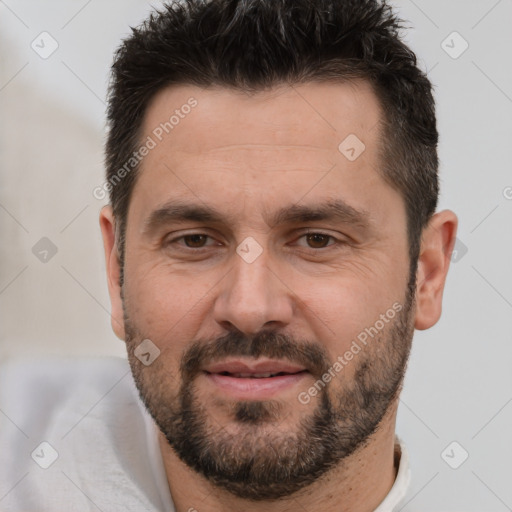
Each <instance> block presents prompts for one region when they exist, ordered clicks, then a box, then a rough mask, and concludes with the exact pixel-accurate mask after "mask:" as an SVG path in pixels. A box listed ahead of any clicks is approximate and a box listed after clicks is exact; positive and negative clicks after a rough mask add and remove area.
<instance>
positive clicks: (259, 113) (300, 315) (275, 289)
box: [100, 82, 457, 512]
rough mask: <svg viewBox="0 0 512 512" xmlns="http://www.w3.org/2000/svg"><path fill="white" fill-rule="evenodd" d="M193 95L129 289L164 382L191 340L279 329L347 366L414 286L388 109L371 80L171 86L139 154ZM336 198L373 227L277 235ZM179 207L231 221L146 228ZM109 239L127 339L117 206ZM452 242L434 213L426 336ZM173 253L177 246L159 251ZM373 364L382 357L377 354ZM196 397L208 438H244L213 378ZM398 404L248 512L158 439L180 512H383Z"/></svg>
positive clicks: (159, 153) (285, 419) (446, 215)
mask: <svg viewBox="0 0 512 512" xmlns="http://www.w3.org/2000/svg"><path fill="white" fill-rule="evenodd" d="M191 96H193V97H194V98H196V99H197V101H198V105H197V107H195V108H194V109H193V110H192V111H191V113H190V114H188V115H187V116H186V117H185V118H184V119H181V120H180V123H179V125H177V126H175V127H174V129H173V131H172V132H171V134H170V135H168V136H167V137H164V138H163V140H162V141H161V142H159V144H158V145H157V146H156V147H155V148H154V149H152V150H151V151H150V152H149V154H148V155H147V156H146V157H145V158H144V160H143V162H142V164H141V165H142V167H141V173H140V176H139V177H138V180H137V183H136V186H135V188H134V191H133V195H132V198H131V203H130V207H129V212H128V222H127V231H126V253H125V254H126V259H125V268H124V276H125V286H124V290H123V292H124V299H125V309H126V310H128V311H129V314H130V319H131V321H132V322H133V323H134V324H135V325H136V326H137V329H138V331H139V332H140V333H141V336H143V338H149V339H151V340H152V341H153V342H154V343H155V344H156V345H157V346H158V347H159V349H160V350H161V354H160V357H159V360H158V361H159V365H160V368H162V367H164V368H166V369H167V370H168V372H167V373H166V375H176V374H177V373H178V369H179V362H180V358H181V356H182V354H183V353H184V351H185V350H186V349H187V347H188V346H189V345H190V343H191V340H196V339H214V338H215V337H220V336H222V335H224V334H226V332H228V331H229V330H231V329H235V328H236V329H237V330H239V331H241V332H243V333H245V334H247V335H251V334H255V333H258V332H260V331H262V330H264V329H267V328H272V329H276V330H280V331H283V332H286V333H288V334H290V335H293V336H296V337H300V338H301V339H302V338H305V339H308V340H315V341H316V342H317V343H319V344H321V346H322V347H323V348H324V349H325V350H326V352H327V353H328V354H329V357H330V359H331V360H333V361H334V360H336V358H337V357H338V356H339V355H342V354H344V353H345V352H346V351H347V350H348V349H349V347H350V343H351V341H352V340H353V339H355V337H356V336H357V335H358V334H359V333H360V332H361V331H362V330H363V329H364V328H365V327H368V326H371V325H374V324H375V321H376V320H377V319H379V317H380V315H381V314H383V313H385V312H386V311H387V310H388V309H389V308H390V307H391V306H392V305H393V304H394V303H395V302H399V303H403V302H404V301H405V296H406V288H407V283H408V278H409V263H410V262H409V258H408V240H407V233H406V213H405V205H404V201H403V199H402V196H401V195H400V193H399V192H398V191H396V190H395V189H393V188H392V187H391V186H390V185H389V184H388V183H387V182H386V181H384V179H383V178H382V176H381V175H380V173H379V167H380V163H379V157H378V153H377V148H378V140H379V135H380V131H379V130H380V127H379V119H380V116H381V109H380V105H379V103H378V100H377V98H376V96H375V94H374V93H373V91H372V89H371V87H370V86H369V85H368V84H367V83H365V82H356V83H352V84H348V83H346V84H332V83H331V84H327V83H316V84H313V83H310V84H304V85H300V86H294V87H289V86H282V87H278V88H275V89H273V90H271V91H266V92H260V93H257V94H256V95H247V94H244V93H240V92H233V91H229V90H226V89H222V88H209V89H204V90H203V89H199V88H197V87H194V86H189V85H182V86H174V87H170V88H166V89H164V90H162V91H160V92H159V93H158V94H157V95H156V96H155V97H154V98H153V101H152V102H151V104H150V105H149V107H148V109H147V112H146V116H145V120H144V125H143V130H142V134H141V140H144V139H146V137H147V136H148V135H151V134H152V131H153V130H154V129H155V127H157V126H158V125H159V124H160V123H162V122H165V121H166V120H168V118H169V116H170V115H171V114H172V113H173V112H174V111H175V110H176V109H177V108H180V106H181V105H183V104H185V103H186V102H187V100H188V99H189V98H190V97H191ZM348 134H356V135H357V137H358V138H359V139H360V140H361V141H363V142H364V144H365V147H366V149H365V150H364V152H363V153H362V154H361V155H360V156H359V157H358V158H357V159H356V160H355V161H349V160H348V159H347V158H346V157H345V156H344V155H343V154H342V153H341V152H340V151H339V150H338V145H339V144H340V142H342V141H343V140H344V139H345V138H346V137H347V135H348ZM335 198H342V199H343V200H344V201H345V202H346V203H348V204H349V205H351V206H352V207H353V208H354V209H356V210H358V211H362V212H366V214H367V219H368V224H367V226H365V227H361V226H359V225H355V224H354V223H351V222H349V221H346V222H339V221H332V220H329V221H313V222H307V223H299V224H289V223H286V224H280V225H276V226H272V227H271V226H269V225H268V224H267V222H266V218H267V217H268V216H271V214H272V213H273V212H275V211H277V210H278V209H279V208H281V207H283V206H285V205H292V204H297V203H300V204H301V205H303V204H313V203H315V204H316V203H324V204H325V202H326V201H327V200H329V199H335ZM173 199H180V200H187V201H190V202H193V203H195V204H199V205H204V204H206V205H209V206H212V207H215V208H216V209H218V210H219V211H220V212H222V214H223V215H224V216H225V217H226V221H225V222H222V223H218V224H217V223H215V224H212V223H206V224H205V223H197V222H190V221H187V222H183V223H168V224H166V225H161V226H159V227H158V228H157V229H155V230H152V231H151V232H150V233H148V232H147V231H145V227H146V224H145V222H146V220H147V218H148V217H149V215H150V214H151V213H152V212H153V211H154V210H155V209H157V208H159V207H160V206H162V205H163V204H165V203H167V202H168V201H170V200H173ZM100 225H101V230H102V234H103V240H104V247H105V256H106V263H107V274H108V285H109V293H110V298H111V302H112V326H113V329H114V331H115V333H116V335H117V336H118V337H119V338H121V339H123V340H126V331H125V327H126V326H125V317H124V314H123V301H122V299H121V288H120V286H119V275H120V266H119V260H118V252H117V247H116V244H115V219H114V217H113V214H112V209H111V207H110V206H106V207H104V208H103V209H102V211H101V214H100ZM307 229H309V230H310V231H312V232H315V233H316V232H319V233H323V234H326V235H329V236H332V237H334V239H329V241H328V242H325V245H326V246H327V245H329V246H327V247H325V248H323V247H322V244H320V243H319V242H317V244H316V245H314V244H313V243H312V242H311V240H309V241H308V239H307V237H305V236H304V234H305V230H307ZM456 229H457V218H456V216H455V215H454V213H453V212H451V211H442V212H438V213H436V214H435V215H434V216H433V217H432V219H431V221H430V223H429V225H428V226H427V227H426V228H425V229H424V232H423V235H422V242H421V250H420V256H419V261H418V271H417V288H416V295H415V303H414V310H413V311H412V313H411V315H412V316H411V320H412V322H413V323H414V327H415V328H417V329H428V328H429V327H431V326H433V325H434V324H435V323H436V322H437V321H438V319H439V317H440V314H441V302H442V294H443V288H444V284H445V279H446V275H447V272H448V267H449V263H450V256H451V252H452V249H453V245H454V242H455V235H456ZM190 234H206V235H208V236H209V237H211V238H209V239H208V241H207V242H206V247H204V248H200V249H196V248H194V247H195V246H194V244H193V243H191V242H190V240H189V243H190V245H191V247H187V246H186V243H185V240H184V239H179V240H176V239H178V238H179V237H180V236H184V235H190ZM247 237H253V238H254V239H255V240H256V241H257V242H258V243H259V244H260V246H261V247H262V250H263V252H262V254H261V255H260V256H259V257H258V258H257V259H256V260H255V261H254V262H252V263H250V264H249V263H247V262H246V261H244V260H243V259H242V258H241V257H240V256H239V255H238V254H237V252H236V248H237V246H239V244H240V243H241V242H242V241H243V240H245V239H246V238H247ZM170 240H176V241H174V242H173V243H171V244H167V245H166V244H165V243H164V242H166V241H167V242H169V241H170ZM324 240H325V239H324ZM335 240H339V242H340V244H339V245H337V244H334V242H335ZM308 244H311V245H308ZM331 244H334V245H331ZM196 245H198V246H199V244H197V242H196ZM194 251H196V252H194ZM176 291H178V293H177V292H176ZM131 349H132V347H129V351H130V350H131ZM368 350H369V352H368V353H369V354H371V355H372V357H377V356H378V355H379V350H381V349H380V348H379V347H378V346H377V345H374V346H371V347H370V348H369V349H368ZM356 359H357V358H355V359H354V361H355V360H356ZM162 365H163V366H162ZM148 368H150V367H148ZM356 368H357V364H355V363H354V364H347V365H346V367H345V368H344V370H343V372H344V373H343V378H338V379H334V380H333V382H332V389H333V390H341V389H342V386H347V385H349V383H350V380H351V379H352V378H353V377H354V372H355V370H356ZM313 382H314V378H313V377H312V376H310V377H309V378H306V379H304V382H302V383H301V384H300V386H296V387H292V388H290V389H286V390H284V391H283V392H282V393H280V394H279V401H280V402H281V404H282V407H283V409H282V417H280V418H279V423H278V424H276V425H275V427H276V428H279V429H280V430H281V431H290V432H292V431H294V428H295V427H296V425H297V422H298V421H299V420H300V418H302V417H303V416H304V415H307V414H308V413H310V412H311V411H312V409H313V407H315V404H316V400H315V399H313V400H312V401H311V402H310V404H308V405H303V404H301V403H299V401H298V400H297V394H298V392H300V391H304V390H305V389H306V390H307V389H308V387H309V386H311V385H312V384H313ZM166 385H167V386H168V387H169V389H170V390H172V393H174V394H176V393H177V392H178V387H179V383H178V382H177V380H176V379H173V378H171V377H168V381H166ZM195 385H196V386H197V391H198V396H200V398H201V400H202V403H204V404H210V403H212V402H213V401H215V403H216V404H217V406H216V407H209V406H208V405H207V411H208V414H209V419H210V420H211V422H212V424H216V425H219V426H221V427H222V428H223V429H224V431H225V432H228V433H230V434H232V435H237V433H239V430H238V425H237V424H236V422H235V421H233V418H232V417H231V416H230V415H229V414H228V412H227V410H228V409H227V407H223V405H226V404H227V398H226V397H224V396H223V395H222V393H221V392H220V391H218V390H217V389H212V387H211V386H209V385H208V382H206V380H205V379H204V378H202V377H200V378H198V379H197V380H196V382H195ZM397 401H398V399H396V400H395V401H394V402H393V403H392V405H391V406H390V407H389V409H388V411H387V413H386V415H385V416H384V418H383V420H382V422H381V424H380V428H379V429H378V430H377V431H376V432H375V433H374V434H373V435H372V436H370V438H369V439H368V442H367V443H366V445H365V446H363V447H361V448H360V449H358V450H357V451H356V452H355V453H353V454H352V455H351V456H349V457H347V458H345V459H344V460H342V461H340V464H339V465H338V466H337V467H336V468H334V469H333V470H332V471H330V472H329V473H327V474H326V475H324V476H323V477H322V478H320V479H318V480H317V481H316V482H314V483H313V484H312V485H310V486H308V487H307V488H306V489H304V492H302V493H300V495H296V496H291V497H289V498H287V499H282V500H279V501H273V502H263V503H261V502H260V503H258V502H251V501H247V500H243V499H240V498H239V497H236V496H234V495H233V494H230V493H229V492H226V491H225V490H223V489H221V488H219V487H216V486H215V485H212V483H211V482H209V481H208V480H206V479H205V478H204V477H202V476H201V475H199V474H198V473H196V472H194V471H193V470H191V469H190V468H189V467H188V466H186V465H185V464H184V463H183V462H182V461H181V460H180V459H179V458H178V457H177V456H176V454H175V453H174V451H173V450H172V449H171V447H170V446H169V444H168V443H167V442H166V440H165V438H164V437H163V436H162V435H160V446H161V451H162V455H163V459H164V464H165V468H166V472H167V475H168V482H169V487H170V491H171V494H172V498H173V501H174V503H175V506H176V510H177V511H178V512H185V511H188V510H190V509H191V508H195V509H197V510H200V511H201V512H213V511H220V510H234V511H249V512H251V511H260V510H265V511H271V512H282V511H287V510H292V509H293V510H296V509H297V503H298V502H299V503H300V505H301V506H302V507H304V509H305V510H319V509H322V510H325V511H326V512H329V511H334V510H336V511H340V510H345V511H349V510H350V511H351V512H366V511H368V512H369V511H371V510H374V508H375V507H376V506H377V505H378V504H379V503H380V502H381V501H382V500H383V499H384V497H385V496H386V494H387V493H388V492H389V490H390V488H391V487H392V485H393V482H394V479H395V476H396V468H395V467H394V465H393V446H394V432H395V421H396V411H397V405H398V404H397Z"/></svg>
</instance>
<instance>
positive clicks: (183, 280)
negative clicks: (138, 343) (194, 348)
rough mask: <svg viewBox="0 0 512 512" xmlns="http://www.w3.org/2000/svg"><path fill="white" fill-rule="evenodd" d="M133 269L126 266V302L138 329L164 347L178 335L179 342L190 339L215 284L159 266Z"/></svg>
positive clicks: (143, 266) (153, 265) (168, 267)
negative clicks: (180, 339) (182, 339)
mask: <svg viewBox="0 0 512 512" xmlns="http://www.w3.org/2000/svg"><path fill="white" fill-rule="evenodd" d="M136 268H137V271H136V272H134V271H133V270H134V269H135V265H134V266H133V267H132V268H130V267H128V266H127V272H126V281H125V299H126V304H127V308H128V313H129V315H130V318H131V321H132V323H135V324H136V326H137V329H138V330H139V331H140V332H141V333H142V334H143V335H144V336H146V337H149V338H151V337H153V338H154V339H155V340H158V341H159V342H160V343H161V344H163V345H167V344H169V340H173V342H175V341H176V334H177V333H179V337H180V338H182V337H183V336H185V337H186V336H187V335H188V334H190V335H193V330H194V328H195V326H196V322H199V321H200V319H199V315H200V314H201V310H202V309H203V308H204V301H207V300H209V296H208V292H209V291H211V290H212V288H213V287H214V283H215V281H214V280H213V281H212V282H210V280H209V279H208V278H207V277H206V276H204V277H202V276H201V275H194V276H191V275H182V274H180V273H177V272H176V271H175V270H174V269H172V268H170V266H166V265H162V264H152V265H144V264H140V265H137V267H136ZM212 283H213V284H212ZM187 326H191V327H190V329H188V327H187ZM189 330H190V331H191V333H188V331H189Z"/></svg>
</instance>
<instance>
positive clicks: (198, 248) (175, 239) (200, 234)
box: [165, 231, 346, 253]
mask: <svg viewBox="0 0 512 512" xmlns="http://www.w3.org/2000/svg"><path fill="white" fill-rule="evenodd" d="M308 235H320V236H323V237H327V238H328V239H330V240H334V243H332V244H328V245H326V246H325V247H320V248H314V247H303V249H306V250H309V251H311V252H315V253H318V252H319V251H325V250H327V249H328V248H330V247H334V246H336V245H338V246H340V245H343V244H345V243H346V242H343V241H342V240H339V239H337V238H336V237H334V236H333V235H330V234H328V233H323V232H322V231H307V232H306V233H303V234H302V235H300V236H299V237H298V238H297V239H296V240H300V239H301V238H304V237H306V236H308ZM189 236H206V237H207V238H209V239H210V240H213V238H212V237H211V236H209V235H207V234H206V233H186V234H184V235H181V236H179V237H176V238H173V239H171V240H169V241H167V242H165V246H169V245H172V244H176V243H177V242H178V241H179V240H183V239H185V238H186V237H189ZM208 247H212V246H211V245H210V246H204V247H197V248H194V247H187V246H181V247H180V249H183V250H184V251H194V252H201V251H203V250H206V249H208Z"/></svg>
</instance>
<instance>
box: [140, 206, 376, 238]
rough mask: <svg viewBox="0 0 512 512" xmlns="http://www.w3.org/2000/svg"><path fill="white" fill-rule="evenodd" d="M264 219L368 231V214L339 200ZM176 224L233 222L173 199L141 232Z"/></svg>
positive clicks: (274, 222) (209, 209)
mask: <svg viewBox="0 0 512 512" xmlns="http://www.w3.org/2000/svg"><path fill="white" fill-rule="evenodd" d="M264 220H265V222H266V223H267V225H268V226H269V227H270V228H273V227H275V226H278V225H282V224H299V223H305V222H314V221H333V222H338V223H343V224H351V225H355V226H358V227H360V228H367V227H369V225H370V214H369V213H368V211H366V210H357V209H356V208H354V207H353V206H350V205H349V204H347V203H346V202H345V201H343V200H342V199H333V200H328V201H325V202H322V203H314V204H309V205H306V204H292V205H289V206H285V207H282V208H280V209H279V210H278V211H277V212H275V213H274V214H272V215H268V214H265V213H264ZM179 222H200V223H210V224H217V225H220V224H225V225H226V224H231V223H233V218H232V217H227V216H225V215H224V214H223V213H221V212H219V211H218V210H216V209H215V208H213V207H211V206H207V205H204V204H202V205H199V204H195V203H188V202H184V201H182V200H173V201H169V202H168V203H166V204H164V205H163V206H161V207H159V208H158V209H156V210H154V211H153V212H152V213H151V214H150V215H149V216H148V218H147V219H146V221H145V222H144V227H143V233H144V234H147V235H150V234H152V233H154V232H156V231H157V230H158V229H159V228H161V227H162V226H165V225H168V224H172V223H179Z"/></svg>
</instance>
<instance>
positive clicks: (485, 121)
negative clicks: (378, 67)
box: [0, 0, 512, 512]
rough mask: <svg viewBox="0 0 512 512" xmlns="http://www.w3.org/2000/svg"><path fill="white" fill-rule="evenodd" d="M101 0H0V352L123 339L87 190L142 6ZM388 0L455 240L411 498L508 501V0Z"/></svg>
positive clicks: (457, 504) (412, 435) (432, 334)
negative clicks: (429, 90)
mask: <svg viewBox="0 0 512 512" xmlns="http://www.w3.org/2000/svg"><path fill="white" fill-rule="evenodd" d="M106 4H107V3H106V2H98V1H91V2H86V1H85V0H84V1H70V0H67V1H64V0H61V1H57V0H47V1H45V2H36V1H35V0H19V1H14V0H11V1H10V2H7V3H4V2H2V3H0V33H1V34H2V36H1V40H0V56H1V64H0V109H1V117H0V119H1V121H0V123H1V124H0V180H1V186H0V232H1V234H2V243H1V244H0V314H1V324H0V325H1V331H0V358H4V359H5V358H8V357H13V356H18V355H23V354H31V355H34V356H38V355H48V354H115V355H123V354H124V347H123V345H122V343H121V342H120V341H119V340H117V338H115V336H114V335H113V333H112V332H111V329H110V321H109V315H108V311H109V301H108V295H107V288H106V283H105V278H104V263H103V254H102V247H101V240H100V234H99V228H98V220H97V219H98V212H99V209H100V207H101V206H102V204H103V202H101V201H98V200H97V199H95V198H94V197H93V195H92V190H93V188H94V187H95V186H97V185H98V184H101V183H102V179H103V165H102V158H103V155H102V144H103V140H104V132H103V127H104V98H105V91H106V83H107V75H108V68H109V65H110V62H111V59H112V53H113V50H114V48H115V47H116V46H117V44H118V42H119V40H120V38H121V37H122V36H124V35H126V34H127V33H128V27H129V25H134V24H137V23H138V22H139V21H140V20H141V19H143V17H144V16H145V13H146V12H147V11H148V10H149V8H150V6H149V5H148V4H147V3H146V2H144V1H142V0H129V1H127V0H110V1H109V2H108V4H107V5H108V7H107V6H106ZM7 5H8V6H9V7H7ZM154 5H159V2H155V3H154ZM395 5H396V6H397V7H398V8H399V10H400V12H401V14H402V16H403V17H404V18H406V19H407V20H409V22H410V23H409V24H410V25H411V26H412V27H413V28H412V29H411V30H409V31H408V33H407V40H408V41H409V43H410V45H411V46H412V47H413V49H415V50H416V51H417V54H418V56H419V59H420V63H421V66H422V67H423V68H424V69H427V70H430V71H429V76H430V78H431V80H432V81H433V83H434V84H435V87H436V97H437V105H438V120H439V131H440V136H441V140H440V147H439V152H440V158H441V185H442V197H441V208H450V209H453V210H455V211H456V213H457V214H458V215H459V219H460V227H459V238H460V242H461V244H463V245H461V246H460V247H461V248H462V249H460V251H459V255H460V257H459V259H458V261H456V262H454V264H453V266H452V269H451V271H450V275H449V278H448V282H447V287H446V293H445V302H444V304H445V307H444V315H443V318H442V320H441V321H440V322H439V324H438V325H437V326H435V327H434V328H433V329H431V330H429V331H426V332H418V333H417V334H416V337H415V342H414V348H413V353H412V357H411V362H410V365H409V371H408V376H407V379H406V384H405V388H404V392H403V394H402V405H401V408H400V411H399V417H398V432H399V433H400V434H401V436H402V437H403V438H404V439H405V440H406V442H407V444H408V446H409V449H410V452H411V457H412V466H413V467H412V469H413V484H412V485H413V490H414V492H413V494H416V492H417V494H416V496H415V497H414V501H413V502H411V505H414V507H416V508H417V509H418V510H426V511H434V510H444V511H451V512H456V511H460V510H465V511H467V512H473V511H474V512H476V511H482V510H485V511H486V512H493V511H496V512H501V511H505V510H507V509H509V510H510V509H511V508H512V487H511V486H510V481H511V478H512V467H511V464H510V460H512V438H511V435H510V432H511V431H512V429H511V427H512V372H511V370H510V368H511V360H512V279H511V278H512V265H511V262H512V259H511V256H512V229H511V220H512V188H507V187H512V172H511V168H512V165H511V164H512V157H511V154H510V147H511V143H512V68H511V62H512V60H511V57H510V50H511V49H512V32H511V30H510V20H512V3H511V2H510V1H507V0H501V1H495V0H481V1H468V0H465V1H464V0H456V1H453V0H452V1H450V2H446V1H442V0H430V1H428V2H427V1H426V0H421V1H420V0H415V1H414V2H413V1H410V0H404V1H402V2H398V1H396V2H395ZM43 31H47V32H49V33H50V34H51V35H52V37H53V38H55V40H56V41H57V42H58V44H59V47H58V49H57V51H55V53H54V54H53V55H51V56H50V57H49V58H48V59H42V58H40V57H39V56H38V55H37V54H36V53H35V52H34V51H33V49H32V48H31V47H30V44H31V42H32V41H33V40H34V38H36V36H38V35H39V34H40V33H41V32H43ZM453 31H457V32H458V33H460V35H461V36H462V37H463V38H464V39H465V40H466V41H467V42H468V44H469V47H468V49H467V50H466V51H465V52H464V53H463V54H462V55H461V56H460V57H458V58H457V59H454V58H452V57H450V56H449V55H448V54H447V53H446V52H445V51H444V50H443V48H442V46H441V44H442V41H443V40H445V39H446V37H447V36H448V35H449V34H451V33H452V32H453ZM457 37H458V36H451V37H449V38H448V39H447V41H446V43H445V46H446V45H448V46H451V47H452V48H449V47H448V48H447V49H448V51H450V52H451V53H452V54H454V53H457V52H458V51H459V50H460V48H462V46H461V43H462V41H461V40H459V39H457ZM36 41H39V43H38V44H39V45H40V46H42V43H41V42H40V38H38V39H36ZM50 45H51V41H50V40H49V39H46V40H45V42H44V47H45V48H46V49H48V48H50V47H51V46H50ZM41 50H42V48H41ZM505 196H508V197H505ZM42 237H47V238H49V239H50V240H51V241H52V243H53V244H54V245H55V246H56V248H57V251H58V252H57V253H56V254H55V256H54V257H52V258H51V259H50V260H49V261H48V262H47V263H42V262H41V261H39V260H38V259H37V258H36V257H35V256H34V254H33V253H32V247H33V246H34V245H35V244H36V243H37V242H38V241H39V240H40V239H41V238H42ZM464 247H465V248H466V249H467V252H466V253H465V254H464V251H465V249H464ZM452 441H457V442H458V443H459V444H460V445H461V446H462V447H463V448H464V449H465V450H467V452H468V453H469V457H468V459H467V461H466V462H465V463H464V464H463V465H462V466H460V468H459V469H456V470H455V469H452V468H450V467H449V466H448V465H447V464H446V463H445V461H444V460H443V458H442V457H441V453H442V452H443V450H444V448H445V447H447V446H448V445H449V444H450V443H451V442H452ZM457 450H460V448H456V449H455V450H454V451H453V452H451V450H449V455H452V454H453V457H451V459H450V457H448V459H450V460H451V461H453V460H456V459H457V457H459V454H460V452H459V451H457Z"/></svg>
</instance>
